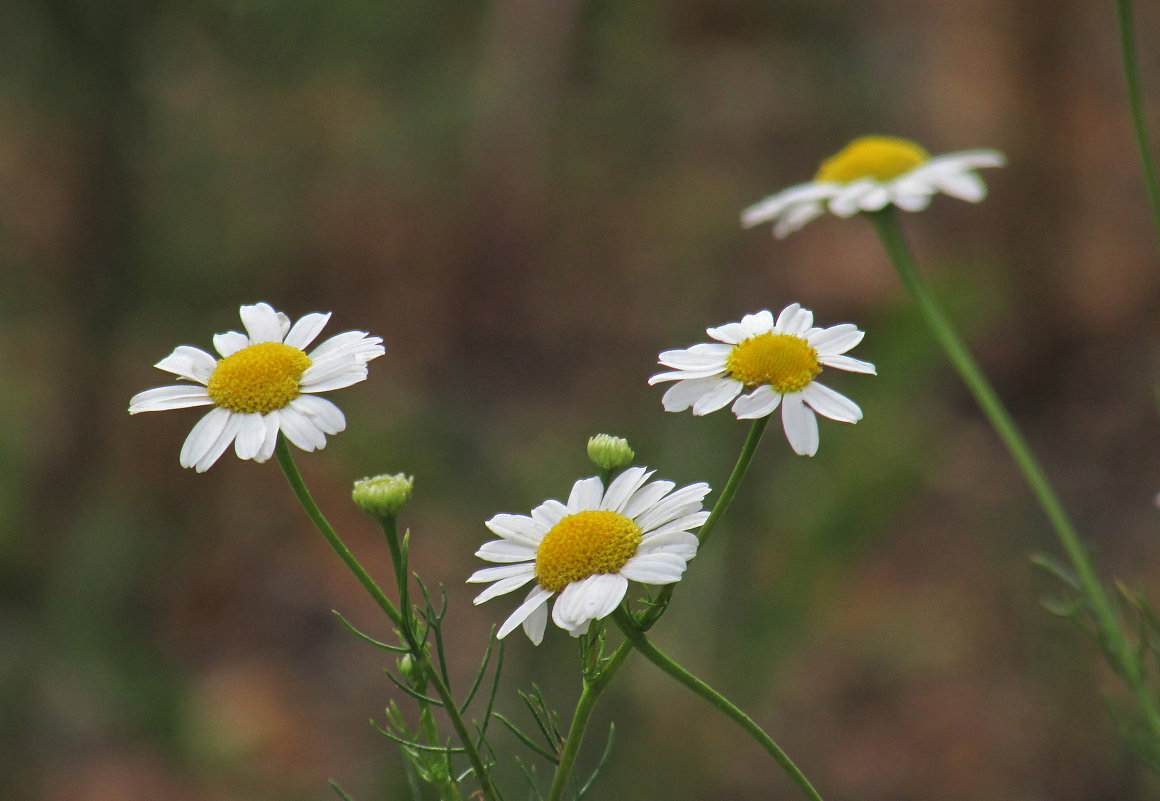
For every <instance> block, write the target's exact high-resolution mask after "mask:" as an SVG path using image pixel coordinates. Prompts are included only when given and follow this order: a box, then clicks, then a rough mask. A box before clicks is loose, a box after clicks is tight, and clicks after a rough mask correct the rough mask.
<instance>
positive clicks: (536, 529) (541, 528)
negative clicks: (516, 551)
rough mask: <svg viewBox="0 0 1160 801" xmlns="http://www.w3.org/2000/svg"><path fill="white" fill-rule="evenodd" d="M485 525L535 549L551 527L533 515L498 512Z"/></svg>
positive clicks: (505, 536)
mask: <svg viewBox="0 0 1160 801" xmlns="http://www.w3.org/2000/svg"><path fill="white" fill-rule="evenodd" d="M557 503H559V501H557ZM484 525H485V526H487V527H488V528H489V529H490V530H491V531H492V532H493V533H495V534H498V535H499V536H501V537H503V538H504V539H505V540H510V541H511V542H515V543H519V544H520V545H523V546H525V547H528V548H531V549H533V550H534V549H535V548H537V547H539V545H540V540H542V539H544V535H545V534H547V533H548V529H549V528H551V526H546V525H544V524H543V523H542V522H540V521H538V520H536V519H535V518H533V517H528V516H526V515H509V514H498V515H496V516H495V517H493V518H492V519H491V520H488V521H487V522H486V523H484ZM552 525H555V523H553V524H552Z"/></svg>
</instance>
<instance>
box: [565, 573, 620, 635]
mask: <svg viewBox="0 0 1160 801" xmlns="http://www.w3.org/2000/svg"><path fill="white" fill-rule="evenodd" d="M627 590H628V579H626V578H624V576H620V575H617V574H616V573H598V574H596V575H594V576H589V577H588V578H586V579H583V580H582V581H574V582H572V583H571V584H569V585H568V586H567V587H565V588H564V589H563V590H562V591H561V592H560V595H559V597H558V598H556V601H555V603H554V604H552V620H554V621H555V623H556V625H557V626H559V627H560V628H562V629H568V630H569V631H575V630H577V629H580V628H582V627H583V626H584V625H585V624H586V623H587V622H588V621H589V620H600V619H601V618H603V617H607V616H608V615H609V614H611V613H612V611H613V610H614V609H616V607H617V606H618V605H619V604H620V602H621V600H622V599H623V598H624V593H625V592H626V591H627Z"/></svg>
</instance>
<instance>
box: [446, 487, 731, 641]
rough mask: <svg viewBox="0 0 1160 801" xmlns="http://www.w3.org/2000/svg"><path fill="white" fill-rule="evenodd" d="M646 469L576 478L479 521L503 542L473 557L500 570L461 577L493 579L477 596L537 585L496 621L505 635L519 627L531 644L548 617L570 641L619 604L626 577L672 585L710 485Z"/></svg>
mask: <svg viewBox="0 0 1160 801" xmlns="http://www.w3.org/2000/svg"><path fill="white" fill-rule="evenodd" d="M651 476H652V471H651V470H647V469H645V468H643V467H630V468H628V469H627V470H625V471H624V472H623V473H621V474H620V475H618V476H617V477H616V478H615V479H613V480H612V481H611V482H610V483H609V485H608V487H607V489H606V488H605V487H604V484H603V483H602V482H601V480H600V478H599V477H598V476H593V477H592V478H585V479H582V480H580V481H577V482H576V483H575V484H574V485H573V487H572V492H571V494H570V495H569V496H568V502H567V503H566V504H565V503H560V501H557V500H548V501H545V502H544V503H542V504H540V505H539V506H537V507H536V508H535V509H533V510H532V515H531V517H528V516H526V515H509V514H501V515H496V516H495V517H493V518H492V519H491V520H488V521H487V524H486V525H487V527H488V528H489V529H491V531H492V532H493V533H495V534H498V535H499V536H500V538H501V539H498V540H491V541H490V542H485V543H484V544H483V546H482V547H481V548H480V549H479V550H478V551H477V552H476V554H475V555H476V556H478V557H479V558H480V559H485V560H487V561H488V562H501V563H503V564H502V566H500V567H487V568H483V569H482V570H477V571H476V572H475V573H473V574H472V575H471V577H470V578H469V579H467V580H468V582H474V583H482V582H491V583H492V584H491V586H490V587H488V588H487V589H486V590H484V591H483V592H481V593H480V594H479V595H478V596H476V598H475V603H476V604H481V603H484V602H485V601H489V600H491V599H492V598H495V597H496V596H499V595H504V594H506V593H509V592H512V591H514V590H517V589H519V588H520V587H523V586H524V585H525V584H528V583H529V582H533V581H534V582H535V586H534V587H532V590H531V592H529V593H528V595H527V597H526V598H525V599H524V602H523V603H522V604H520V606H519V607H518V608H517V609H516V610H515V612H513V613H512V614H511V615H510V616H509V617H508V619H507V620H506V621H504V624H503V625H502V626H500V629H499V634H498V636H499V637H501V638H502V637H506V636H507V635H508V634H510V633H511V632H512V631H513V630H514V629H515V628H516V626H519V625H521V624H523V627H524V632H525V633H526V634H527V635H528V638H529V639H531V641H532V642H533V643H535V644H536V645H539V644H540V641H541V640H542V639H543V638H544V628H545V627H546V626H547V623H548V599H550V598H552V596H557V597H556V601H555V603H553V604H552V620H553V621H555V623H556V625H557V626H559V627H560V628H562V629H564V630H565V631H567V632H568V633H569V634H571V635H572V636H573V637H579V636H580V635H581V634H584V633H585V632H586V631H588V626H589V623H590V622H591V621H593V620H601V619H603V618H605V617H607V616H608V615H610V614H612V612H613V611H614V610H615V609H616V607H617V606H619V604H620V602H621V601H622V600H623V599H624V594H625V592H626V591H627V590H628V582H629V581H639V582H641V583H643V584H672V583H674V582H677V581H680V579H681V576H682V575H684V572H685V565H686V563H687V562H688V561H689V560H690V559H692V558H693V556H695V555H696V553H697V535H695V534H693V533H692V532H691V529H695V528H698V527H700V526H701V524H702V523H704V522H705V521H706V520H707V519H708V517H709V513H708V512H707V511H703V510H702V507H701V501H702V500H703V499H704V497H705V496H706V495H707V494H708V493H709V485H708V484H690V485H689V486H687V487H683V488H681V489H679V490H676V491H675V492H674V491H673V488H674V487H675V486H676V485H675V484H674V483H673V482H671V481H652V482H650V481H649V478H650V477H651Z"/></svg>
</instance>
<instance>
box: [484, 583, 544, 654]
mask: <svg viewBox="0 0 1160 801" xmlns="http://www.w3.org/2000/svg"><path fill="white" fill-rule="evenodd" d="M552 595H554V593H553V592H552V591H551V590H545V589H544V588H543V587H541V586H540V585H538V584H537V585H536V586H535V587H532V591H531V592H529V593H528V597H527V598H525V599H524V602H523V603H522V604H520V605H519V606H518V607H516V611H514V612H512V613H511V615H509V616H508V619H507V620H505V621H504V622H503V625H502V626H500V627H499V632H498V633H497V634H496V636H497V637H498V638H499V639H501V640H502V639H503V638H504V637H506V636H507V635H509V634H511V633H512V631H513V630H514V629H515V627H516V626H518V625H520V624H521V623H523V622H524V620H525V619H527V617H528V615H530V614H532V613H533V612H535V611H536V610H537V609H539V608H540V607H542V606H543V605H544V602H545V601H547V600H548V599H549V598H551V597H552ZM541 633H542V632H541ZM528 636H529V637H531V634H530V633H529V635H528ZM532 642H534V643H536V645H539V644H540V643H539V640H537V639H535V638H532Z"/></svg>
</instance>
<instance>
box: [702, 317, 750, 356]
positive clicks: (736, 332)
mask: <svg viewBox="0 0 1160 801" xmlns="http://www.w3.org/2000/svg"><path fill="white" fill-rule="evenodd" d="M705 333H706V334H708V335H709V336H711V337H713V339H715V340H717V341H718V342H721V343H723V344H726V345H736V344H737V343H738V342H740V341H741V340H743V339H745V327H744V326H742V325H741V323H739V322H738V323H725V325H721V326H718V327H716V328H706V329H705ZM726 355H728V354H726Z"/></svg>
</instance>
